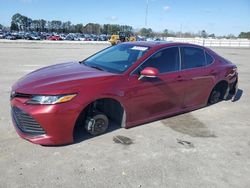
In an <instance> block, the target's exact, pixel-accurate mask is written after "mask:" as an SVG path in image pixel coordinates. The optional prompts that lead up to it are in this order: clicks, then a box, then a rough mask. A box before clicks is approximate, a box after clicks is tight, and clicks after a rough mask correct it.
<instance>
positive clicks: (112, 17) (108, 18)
mask: <svg viewBox="0 0 250 188" xmlns="http://www.w3.org/2000/svg"><path fill="white" fill-rule="evenodd" d="M106 19H107V20H110V21H116V20H118V17H117V16H110V17H106Z"/></svg>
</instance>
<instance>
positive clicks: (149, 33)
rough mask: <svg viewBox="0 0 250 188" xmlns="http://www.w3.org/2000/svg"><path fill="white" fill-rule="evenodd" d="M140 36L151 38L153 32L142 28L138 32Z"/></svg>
mask: <svg viewBox="0 0 250 188" xmlns="http://www.w3.org/2000/svg"><path fill="white" fill-rule="evenodd" d="M140 34H141V35H142V36H144V37H152V36H153V30H152V29H151V28H148V29H147V28H142V29H141V30H140Z"/></svg>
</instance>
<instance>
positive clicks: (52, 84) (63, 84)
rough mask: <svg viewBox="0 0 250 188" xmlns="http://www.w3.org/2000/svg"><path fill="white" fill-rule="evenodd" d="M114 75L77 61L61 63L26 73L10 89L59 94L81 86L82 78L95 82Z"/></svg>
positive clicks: (32, 92)
mask: <svg viewBox="0 0 250 188" xmlns="http://www.w3.org/2000/svg"><path fill="white" fill-rule="evenodd" d="M114 75H115V74H113V73H110V72H106V71H100V70H97V69H94V68H91V67H87V66H85V65H83V64H80V63H78V62H70V63H63V64H57V65H52V66H49V67H45V68H41V69H38V70H36V71H34V72H31V73H29V74H27V75H26V76H24V77H23V78H21V79H20V80H18V81H17V82H16V83H15V84H14V85H13V87H12V90H13V91H15V92H19V93H26V94H60V93H65V92H69V90H72V89H73V88H77V87H78V86H80V85H81V86H82V84H84V83H83V80H89V79H91V80H93V79H94V80H95V81H93V83H95V82H96V81H97V80H99V81H101V80H103V79H106V78H107V77H110V76H114ZM90 83H91V81H90V82H88V84H90Z"/></svg>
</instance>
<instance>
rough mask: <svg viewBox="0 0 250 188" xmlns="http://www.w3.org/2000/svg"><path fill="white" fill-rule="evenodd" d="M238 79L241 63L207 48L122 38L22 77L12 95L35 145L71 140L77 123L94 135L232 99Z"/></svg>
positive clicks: (25, 134) (18, 121)
mask: <svg viewBox="0 0 250 188" xmlns="http://www.w3.org/2000/svg"><path fill="white" fill-rule="evenodd" d="M237 82H238V73H237V68H236V66H235V65H234V64H232V63H231V62H230V61H228V60H226V59H224V58H223V57H221V56H219V55H218V54H216V53H215V52H213V51H212V50H210V49H208V48H205V47H201V46H197V45H191V44H183V43H167V42H133V43H123V44H120V45H117V46H113V47H109V48H107V49H104V50H102V51H100V52H98V53H97V54H95V55H93V56H91V57H89V58H87V59H85V60H83V61H81V62H72V63H64V64H58V65H53V66H49V67H45V68H42V69H39V70H37V71H34V72H32V73H30V74H28V75H26V76H25V77H23V78H21V79H20V80H19V81H18V82H17V83H16V84H14V86H13V87H12V92H11V108H12V117H13V123H14V125H15V128H16V131H17V133H18V134H19V135H20V136H21V137H22V138H24V139H27V140H29V141H31V142H33V143H36V144H42V145H56V144H67V143H72V142H73V141H74V139H73V133H74V129H75V128H76V127H77V126H81V127H84V128H85V130H86V131H87V132H89V133H90V134H92V135H99V134H102V133H104V132H105V131H107V128H108V127H109V126H111V125H113V124H114V123H116V124H118V125H119V126H121V127H124V128H130V127H133V126H136V125H139V124H142V123H146V122H149V121H152V120H157V119H159V118H162V117H168V116H171V115H175V114H179V113H183V112H188V111H191V110H194V109H198V108H202V107H204V106H206V105H207V104H214V103H217V102H218V101H220V100H223V99H226V98H228V97H230V96H231V97H233V96H234V95H235V93H236V91H237ZM111 122H112V124H111Z"/></svg>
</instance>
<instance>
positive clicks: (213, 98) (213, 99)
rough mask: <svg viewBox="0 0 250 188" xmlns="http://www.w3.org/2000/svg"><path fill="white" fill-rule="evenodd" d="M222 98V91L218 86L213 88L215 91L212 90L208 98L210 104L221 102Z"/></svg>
mask: <svg viewBox="0 0 250 188" xmlns="http://www.w3.org/2000/svg"><path fill="white" fill-rule="evenodd" d="M220 100H221V92H220V91H219V90H217V89H216V88H215V89H213V91H212V92H211V94H210V96H209V99H208V103H209V104H215V103H217V102H219V101H220Z"/></svg>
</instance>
